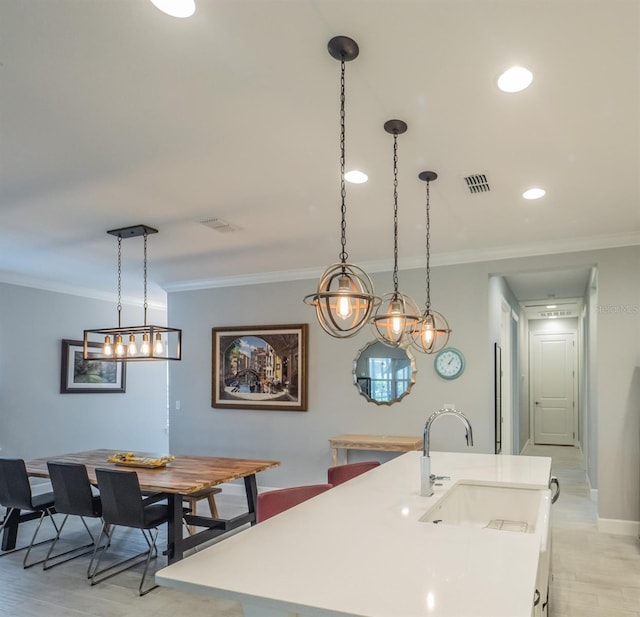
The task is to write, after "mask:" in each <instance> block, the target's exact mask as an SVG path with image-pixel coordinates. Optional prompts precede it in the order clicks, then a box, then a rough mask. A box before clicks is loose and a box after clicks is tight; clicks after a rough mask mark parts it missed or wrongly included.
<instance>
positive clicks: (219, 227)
mask: <svg viewBox="0 0 640 617" xmlns="http://www.w3.org/2000/svg"><path fill="white" fill-rule="evenodd" d="M200 224H201V225H204V226H205V227H209V228H211V229H213V230H215V231H219V232H220V233H226V232H229V231H238V229H240V228H239V227H238V226H236V225H232V224H231V223H227V221H223V220H222V219H219V218H210V219H206V220H204V221H200Z"/></svg>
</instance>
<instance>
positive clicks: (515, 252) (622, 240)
mask: <svg viewBox="0 0 640 617" xmlns="http://www.w3.org/2000/svg"><path fill="white" fill-rule="evenodd" d="M636 245H640V233H627V234H617V235H611V236H595V237H590V238H572V239H566V240H564V241H563V243H562V244H559V243H558V242H557V241H549V242H541V243H537V244H530V245H507V246H501V247H493V248H488V249H469V250H465V251H456V252H450V253H440V254H434V255H432V256H431V265H432V266H453V265H458V264H466V263H478V262H485V261H500V260H503V259H514V258H518V257H536V256H541V255H554V254H558V253H577V252H582V251H594V250H602V249H610V248H622V247H625V246H636ZM398 265H399V267H400V269H402V270H413V269H417V268H424V267H425V258H424V256H421V257H407V258H404V259H400V260H399V261H398ZM358 266H360V267H361V268H363V269H364V270H365V271H367V272H369V273H373V272H388V271H390V270H392V269H393V261H392V259H383V260H378V261H369V262H358ZM322 272H324V268H304V269H298V270H282V271H277V272H262V273H251V274H238V275H233V276H221V277H216V278H211V279H200V280H193V281H182V282H178V283H170V284H167V285H163V289H164V290H165V291H167V292H169V293H173V292H180V291H194V290H198V289H213V288H218V287H239V286H244V285H262V284H268V283H282V282H287V281H302V280H307V279H317V278H318V277H319V276H320V275H321V274H322Z"/></svg>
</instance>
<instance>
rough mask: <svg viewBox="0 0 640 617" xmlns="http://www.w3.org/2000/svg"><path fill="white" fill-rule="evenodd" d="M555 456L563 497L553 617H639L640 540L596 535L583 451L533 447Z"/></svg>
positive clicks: (556, 534)
mask: <svg viewBox="0 0 640 617" xmlns="http://www.w3.org/2000/svg"><path fill="white" fill-rule="evenodd" d="M525 455H530V456H551V457H552V465H551V470H552V474H553V475H555V476H557V478H558V479H559V481H560V487H561V495H560V498H559V499H558V501H557V502H556V503H555V504H554V506H553V514H552V522H551V524H552V546H553V548H552V552H551V555H552V572H553V580H552V583H551V589H550V594H549V597H550V600H549V617H640V539H638V538H635V537H631V536H618V535H611V534H604V533H598V531H597V506H596V503H595V502H594V501H592V500H591V498H590V495H589V486H588V485H587V482H586V475H585V468H584V463H583V458H582V453H581V451H580V450H579V449H578V448H572V447H567V446H533V447H529V448H528V449H527V450H526V451H525Z"/></svg>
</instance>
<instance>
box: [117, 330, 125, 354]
mask: <svg viewBox="0 0 640 617" xmlns="http://www.w3.org/2000/svg"><path fill="white" fill-rule="evenodd" d="M115 346H116V348H115V353H116V356H117V357H118V358H121V357H122V356H124V344H123V343H122V335H120V334H118V335H117V336H116V340H115Z"/></svg>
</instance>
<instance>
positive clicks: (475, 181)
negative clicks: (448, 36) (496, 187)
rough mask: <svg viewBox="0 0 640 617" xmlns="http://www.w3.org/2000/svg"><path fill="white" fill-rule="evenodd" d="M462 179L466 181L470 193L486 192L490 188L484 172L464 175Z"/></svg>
mask: <svg viewBox="0 0 640 617" xmlns="http://www.w3.org/2000/svg"><path fill="white" fill-rule="evenodd" d="M464 181H465V182H466V183H467V188H468V189H469V192H470V193H471V194H472V195H475V194H476V193H488V192H489V191H490V190H491V187H490V186H489V181H488V180H487V176H486V175H485V174H475V175H473V176H466V177H465V179H464Z"/></svg>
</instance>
